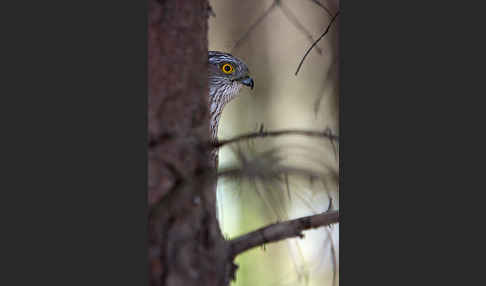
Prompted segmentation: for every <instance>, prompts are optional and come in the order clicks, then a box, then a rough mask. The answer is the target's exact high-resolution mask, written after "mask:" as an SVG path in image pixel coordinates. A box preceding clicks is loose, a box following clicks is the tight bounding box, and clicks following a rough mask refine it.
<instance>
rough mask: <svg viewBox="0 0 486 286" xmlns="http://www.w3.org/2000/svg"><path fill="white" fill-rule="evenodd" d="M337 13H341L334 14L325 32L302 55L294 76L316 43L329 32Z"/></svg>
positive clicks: (337, 13)
mask: <svg viewBox="0 0 486 286" xmlns="http://www.w3.org/2000/svg"><path fill="white" fill-rule="evenodd" d="M339 13H341V11H337V12H336V14H335V15H334V17H332V19H331V21H329V24H328V25H327V28H326V30H325V31H324V33H322V35H321V36H320V37H319V39H317V40H316V41H315V42H314V43H313V44H312V46H311V47H310V48H309V49H308V50H307V51H306V52H305V54H304V57H303V58H302V60H300V63H299V66H298V67H297V70H296V71H295V75H297V74H298V73H299V70H300V68H301V67H302V64H303V63H304V60H305V58H306V57H307V55H308V54H309V53H310V51H311V50H312V49H313V48H314V47H315V46H316V45H317V43H318V42H319V41H320V40H321V39H322V38H324V36H325V35H326V34H327V33H328V32H329V29H330V28H331V25H332V23H333V22H334V20H336V18H337V16H339Z"/></svg>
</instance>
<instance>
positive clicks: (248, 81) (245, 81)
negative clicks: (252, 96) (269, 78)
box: [241, 76, 255, 89]
mask: <svg viewBox="0 0 486 286" xmlns="http://www.w3.org/2000/svg"><path fill="white" fill-rule="evenodd" d="M241 83H242V84H244V85H246V86H249V87H250V88H251V89H253V85H254V84H255V83H254V82H253V79H252V78H251V77H249V76H248V77H245V78H244V79H242V80H241Z"/></svg>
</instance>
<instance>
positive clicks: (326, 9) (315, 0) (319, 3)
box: [310, 0, 332, 17]
mask: <svg viewBox="0 0 486 286" xmlns="http://www.w3.org/2000/svg"><path fill="white" fill-rule="evenodd" d="M310 1H311V2H314V3H315V4H317V6H319V7H321V8H322V9H324V10H325V11H326V13H327V14H328V15H329V16H330V17H332V13H331V11H330V10H329V8H327V7H326V6H324V5H323V4H322V3H321V2H319V1H317V0H310Z"/></svg>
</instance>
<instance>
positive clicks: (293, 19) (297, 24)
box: [280, 2, 322, 55]
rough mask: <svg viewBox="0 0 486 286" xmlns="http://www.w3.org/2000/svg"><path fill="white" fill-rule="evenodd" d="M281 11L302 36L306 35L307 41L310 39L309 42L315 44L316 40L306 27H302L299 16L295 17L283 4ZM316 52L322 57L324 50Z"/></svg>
mask: <svg viewBox="0 0 486 286" xmlns="http://www.w3.org/2000/svg"><path fill="white" fill-rule="evenodd" d="M280 10H282V12H283V13H284V15H285V16H286V17H287V19H288V20H289V21H290V22H291V23H292V24H293V25H294V26H295V27H296V28H297V29H298V30H300V32H302V34H304V35H305V36H306V37H307V39H309V42H311V43H313V42H314V38H312V35H311V33H310V32H309V31H308V30H307V29H306V28H305V27H304V25H302V24H301V23H300V21H299V19H298V18H297V16H295V14H294V13H293V12H292V10H290V9H289V8H287V6H285V5H284V4H283V3H282V2H280ZM316 51H317V52H318V53H319V54H320V55H321V54H322V50H321V49H320V48H319V47H316Z"/></svg>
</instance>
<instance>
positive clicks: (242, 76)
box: [208, 51, 254, 166]
mask: <svg viewBox="0 0 486 286" xmlns="http://www.w3.org/2000/svg"><path fill="white" fill-rule="evenodd" d="M208 62H209V67H208V69H209V111H210V116H211V117H210V122H209V123H210V133H211V140H213V141H216V140H217V133H218V124H219V119H220V117H221V113H222V112H223V108H224V106H225V105H226V104H227V103H228V102H230V101H231V100H232V99H233V98H235V97H236V96H237V95H238V92H239V91H240V88H241V87H242V86H243V85H246V86H249V87H250V88H251V89H253V85H254V82H253V79H252V78H251V77H250V71H249V70H248V67H247V66H246V64H245V63H244V62H243V61H242V60H240V59H238V58H236V57H234V56H232V55H230V54H228V53H224V52H218V51H209V56H208ZM212 158H213V160H214V162H215V166H217V165H218V150H214V151H213V153H212Z"/></svg>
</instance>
